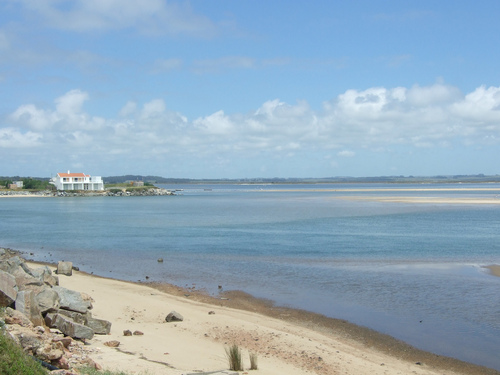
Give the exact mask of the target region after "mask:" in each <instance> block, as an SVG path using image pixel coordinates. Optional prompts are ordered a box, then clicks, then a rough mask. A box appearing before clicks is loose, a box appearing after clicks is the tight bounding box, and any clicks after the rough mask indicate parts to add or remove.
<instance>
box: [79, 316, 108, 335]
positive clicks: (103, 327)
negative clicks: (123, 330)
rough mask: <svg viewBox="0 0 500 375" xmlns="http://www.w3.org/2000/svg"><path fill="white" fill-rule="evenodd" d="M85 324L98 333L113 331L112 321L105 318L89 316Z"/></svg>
mask: <svg viewBox="0 0 500 375" xmlns="http://www.w3.org/2000/svg"><path fill="white" fill-rule="evenodd" d="M85 325H86V326H87V327H90V328H92V330H93V331H94V333H95V334H96V335H109V333H110V332H111V322H109V321H107V320H104V319H96V318H92V317H88V318H87V321H86V323H85Z"/></svg>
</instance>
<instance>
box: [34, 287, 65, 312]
mask: <svg viewBox="0 0 500 375" xmlns="http://www.w3.org/2000/svg"><path fill="white" fill-rule="evenodd" d="M35 301H36V303H37V304H38V307H39V308H40V311H41V313H42V314H45V313H46V312H55V311H57V310H59V307H60V298H59V294H58V293H57V292H56V291H55V290H53V289H52V288H50V287H48V286H46V287H45V288H44V289H43V290H42V291H41V292H40V293H38V294H37V295H36V296H35Z"/></svg>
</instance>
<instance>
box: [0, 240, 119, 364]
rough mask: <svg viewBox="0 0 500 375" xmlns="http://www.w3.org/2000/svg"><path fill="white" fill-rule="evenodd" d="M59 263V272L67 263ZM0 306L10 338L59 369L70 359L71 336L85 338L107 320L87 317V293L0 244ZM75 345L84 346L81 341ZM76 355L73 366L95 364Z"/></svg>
mask: <svg viewBox="0 0 500 375" xmlns="http://www.w3.org/2000/svg"><path fill="white" fill-rule="evenodd" d="M64 263H71V262H64ZM65 267H66V268H65V270H66V271H64V272H62V271H61V274H67V269H68V268H67V267H68V266H67V265H65ZM69 269H70V270H71V269H72V265H71V266H70V268H69ZM0 307H5V310H4V316H3V317H0V319H1V320H2V322H0V323H1V324H0V325H2V326H5V327H6V331H7V332H8V334H9V335H10V336H11V337H12V338H13V339H14V341H16V342H17V343H18V344H19V345H20V346H22V347H23V349H24V351H26V352H27V353H29V354H31V355H33V356H35V357H36V358H38V359H39V360H42V361H44V362H47V363H49V364H51V365H53V366H56V367H58V368H62V369H67V368H69V367H71V366H72V362H75V361H74V357H73V356H72V351H73V350H72V348H76V347H78V344H76V343H77V342H78V341H75V339H76V340H82V341H86V340H90V339H92V338H93V337H94V335H95V334H101V335H106V334H109V333H110V330H111V323H110V322H108V321H106V320H102V319H96V318H94V317H92V313H91V311H90V310H91V309H92V298H91V297H90V296H88V295H86V294H84V293H79V292H76V291H74V290H70V289H66V288H63V287H61V286H59V278H58V277H57V276H54V275H53V274H52V272H51V271H50V269H49V268H48V267H47V266H43V267H40V268H37V269H30V268H29V267H28V265H27V264H26V262H25V261H24V260H23V259H21V258H20V257H19V256H17V255H15V254H14V253H13V251H10V250H8V249H2V248H0ZM51 328H52V329H51ZM82 345H83V344H82ZM77 351H78V352H81V351H84V346H80V347H79V349H78V350H77ZM78 357H79V358H81V359H82V361H83V362H82V361H80V362H79V363H78V364H77V365H78V366H80V367H81V366H83V365H85V366H88V365H90V366H92V367H95V368H97V369H99V367H100V366H98V365H96V364H95V362H94V361H93V360H92V359H90V358H89V357H86V356H84V355H80V356H78Z"/></svg>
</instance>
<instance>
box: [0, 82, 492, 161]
mask: <svg viewBox="0 0 500 375" xmlns="http://www.w3.org/2000/svg"><path fill="white" fill-rule="evenodd" d="M90 100H91V97H90V95H89V93H87V92H84V91H82V90H78V89H75V90H71V91H69V92H67V93H65V94H64V95H62V96H60V97H58V98H56V99H54V104H53V106H51V107H49V108H39V107H37V106H35V105H33V104H23V105H21V106H19V107H18V108H17V109H16V110H15V111H14V112H12V113H11V114H9V115H8V116H7V118H5V119H4V120H3V123H4V124H5V125H4V126H2V127H1V128H0V146H1V147H2V149H3V150H4V152H9V154H10V155H12V154H19V155H26V154H33V153H36V154H38V155H49V154H50V153H51V152H53V151H54V150H57V153H58V154H60V155H68V157H70V158H71V159H72V160H80V162H81V161H82V160H87V162H90V161H92V160H94V163H97V160H101V162H100V163H104V164H105V163H106V162H107V160H108V162H109V163H112V162H113V158H120V159H121V160H122V161H127V160H129V161H130V162H132V160H133V163H134V165H136V164H137V163H138V160H142V162H147V161H154V162H156V163H161V162H167V161H168V160H171V159H173V158H177V159H179V158H184V159H186V160H188V159H189V160H199V162H200V163H203V162H204V161H206V160H218V161H219V162H221V163H222V164H224V163H231V161H235V160H244V159H245V158H256V157H257V158H258V157H266V158H271V159H273V158H274V159H280V158H285V159H286V158H289V159H292V158H293V157H295V156H296V155H306V154H320V155H324V157H325V158H329V157H331V156H330V155H336V156H337V157H339V158H349V159H351V158H353V157H355V156H356V154H357V153H358V152H359V150H371V151H374V152H384V151H383V150H385V149H387V148H390V147H391V146H394V145H402V146H404V147H408V148H429V149H436V148H437V149H439V148H446V147H449V146H450V145H451V144H455V145H456V144H462V145H477V146H479V147H480V146H481V145H496V144H498V143H499V142H500V87H484V86H481V87H478V88H477V89H475V90H474V91H473V92H470V93H468V94H465V95H464V94H462V93H461V92H460V90H458V89H457V88H456V87H453V86H448V85H444V84H435V85H433V86H427V87H420V86H414V87H411V88H404V87H396V88H390V89H387V88H384V87H374V88H369V89H366V90H362V91H359V90H354V89H353V90H347V91H346V92H344V93H343V94H341V95H338V96H337V97H336V98H334V99H332V100H329V101H326V102H324V103H323V106H322V109H321V110H319V111H314V110H312V109H311V107H310V105H309V104H308V103H307V102H305V101H298V102H296V103H294V104H289V103H284V102H282V101H280V100H278V99H274V100H270V101H267V102H265V103H263V104H262V105H261V106H260V108H257V109H256V110H253V111H251V112H249V113H246V114H243V113H232V114H227V113H225V112H224V111H222V110H220V111H217V112H215V113H212V114H208V115H206V116H203V117H199V118H195V119H192V120H189V119H188V118H187V117H186V116H184V115H183V114H182V113H179V112H176V111H173V110H171V109H169V108H168V107H167V105H166V104H165V102H164V101H163V100H162V99H153V100H151V101H149V102H147V103H143V104H138V103H135V102H133V101H129V102H127V103H124V105H123V108H122V109H121V110H120V111H119V113H117V115H116V117H115V118H103V117H99V116H94V115H91V114H89V113H87V112H86V111H85V109H84V107H85V103H86V102H88V101H90ZM7 150H8V151H7ZM45 162H49V161H48V160H46V161H45ZM335 164H336V162H335V161H333V162H332V165H335Z"/></svg>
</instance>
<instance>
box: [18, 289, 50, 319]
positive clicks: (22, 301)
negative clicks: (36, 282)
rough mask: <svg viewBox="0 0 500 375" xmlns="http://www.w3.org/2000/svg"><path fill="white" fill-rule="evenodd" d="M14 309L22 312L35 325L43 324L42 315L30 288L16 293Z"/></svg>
mask: <svg viewBox="0 0 500 375" xmlns="http://www.w3.org/2000/svg"><path fill="white" fill-rule="evenodd" d="M15 305H16V310H17V311H19V312H21V313H23V314H24V315H25V316H27V317H28V319H29V320H30V321H31V322H32V323H33V324H34V325H35V326H39V325H43V323H44V321H43V317H42V313H41V312H40V308H39V307H38V304H37V303H36V300H35V293H34V292H33V291H31V290H22V291H20V292H19V293H17V298H16V303H15Z"/></svg>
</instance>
